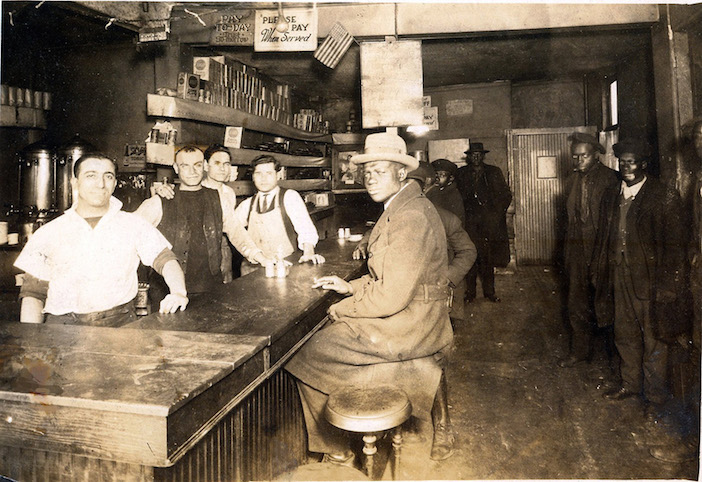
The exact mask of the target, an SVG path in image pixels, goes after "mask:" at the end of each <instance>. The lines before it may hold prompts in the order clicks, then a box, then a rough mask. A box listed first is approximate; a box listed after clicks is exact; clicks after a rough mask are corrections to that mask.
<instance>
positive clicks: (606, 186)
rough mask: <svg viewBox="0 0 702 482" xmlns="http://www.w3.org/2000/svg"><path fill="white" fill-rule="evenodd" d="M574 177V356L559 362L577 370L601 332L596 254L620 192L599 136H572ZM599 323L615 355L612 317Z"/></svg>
mask: <svg viewBox="0 0 702 482" xmlns="http://www.w3.org/2000/svg"><path fill="white" fill-rule="evenodd" d="M568 140H570V142H571V145H570V153H571V157H572V158H573V163H574V165H573V172H572V173H571V174H570V176H568V178H567V179H566V185H565V192H566V212H567V215H568V221H567V227H566V232H565V234H566V235H565V242H564V250H563V261H564V268H565V272H566V275H567V277H568V302H567V303H568V326H569V335H570V344H569V347H570V349H569V352H568V355H567V356H566V357H565V358H563V359H561V360H559V361H558V366H560V367H563V368H565V367H571V366H573V365H576V364H578V363H581V362H584V361H586V360H587V358H588V356H590V353H591V351H592V349H593V337H594V333H595V329H594V323H593V322H594V320H595V305H594V301H595V296H594V294H595V288H594V286H593V284H592V283H591V265H592V261H593V258H594V255H595V238H596V236H597V232H598V228H599V216H600V209H601V207H602V206H601V205H602V200H603V199H604V197H605V196H606V195H608V194H611V192H612V191H613V190H614V191H616V190H617V189H618V188H619V178H618V177H617V173H616V172H615V171H614V170H613V169H610V168H608V167H607V166H605V165H604V164H602V163H601V162H600V158H599V154H604V153H605V148H604V146H602V144H600V143H599V142H598V141H597V139H595V137H594V136H592V135H590V134H586V133H582V132H573V133H572V134H571V135H570V136H569V137H568ZM597 324H598V325H599V326H600V327H602V328H603V329H604V331H605V336H606V333H607V331H606V330H607V329H609V330H610V331H609V333H610V335H609V338H606V339H605V342H606V343H607V342H609V343H608V345H607V349H608V352H610V353H611V352H612V350H613V347H612V346H611V344H612V342H611V328H605V327H607V326H608V325H611V324H612V319H611V315H607V314H605V313H600V317H599V318H598V319H597Z"/></svg>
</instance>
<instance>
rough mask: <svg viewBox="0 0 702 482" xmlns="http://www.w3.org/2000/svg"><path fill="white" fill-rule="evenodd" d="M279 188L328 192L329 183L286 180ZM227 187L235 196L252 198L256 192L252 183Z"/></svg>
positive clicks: (281, 182) (233, 183)
mask: <svg viewBox="0 0 702 482" xmlns="http://www.w3.org/2000/svg"><path fill="white" fill-rule="evenodd" d="M279 185H280V187H284V188H286V189H294V190H295V191H329V190H331V181H330V180H328V179H286V180H284V181H280V182H279ZM227 186H229V187H231V188H232V189H234V192H235V193H236V195H237V196H252V195H253V194H254V193H255V192H256V188H254V185H253V181H231V182H228V183H227Z"/></svg>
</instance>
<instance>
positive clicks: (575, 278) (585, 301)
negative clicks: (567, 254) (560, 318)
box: [568, 263, 595, 358]
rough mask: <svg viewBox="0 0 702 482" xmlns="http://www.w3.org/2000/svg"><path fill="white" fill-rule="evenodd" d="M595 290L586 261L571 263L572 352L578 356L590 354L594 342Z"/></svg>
mask: <svg viewBox="0 0 702 482" xmlns="http://www.w3.org/2000/svg"><path fill="white" fill-rule="evenodd" d="M593 297H594V290H593V289H592V287H591V285H590V282H589V281H588V268H587V266H586V265H585V263H571V266H569V267H568V323H569V325H570V353H571V354H572V355H573V356H575V357H578V358H585V357H587V356H588V355H589V353H590V350H591V349H592V344H593V332H594V326H593V320H594V312H595V310H594V305H593Z"/></svg>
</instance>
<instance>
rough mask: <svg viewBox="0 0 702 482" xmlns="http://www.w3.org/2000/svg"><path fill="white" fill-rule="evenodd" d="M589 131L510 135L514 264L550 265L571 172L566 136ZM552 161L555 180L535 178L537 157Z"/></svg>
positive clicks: (555, 253)
mask: <svg viewBox="0 0 702 482" xmlns="http://www.w3.org/2000/svg"><path fill="white" fill-rule="evenodd" d="M574 130H579V131H584V132H590V133H594V129H593V128H583V127H579V128H566V129H544V130H543V131H540V130H538V129H531V130H528V131H526V130H525V131H522V132H520V131H519V130H514V131H511V132H510V142H509V143H510V147H511V148H510V153H509V155H510V166H512V169H513V170H514V178H515V190H516V199H517V203H516V214H515V250H516V257H517V263H518V264H552V263H553V262H554V261H555V260H556V258H557V256H558V250H559V249H560V246H559V244H558V236H557V233H558V229H559V228H560V226H557V225H556V222H557V219H558V214H559V213H562V212H564V209H565V197H564V196H565V194H564V187H565V179H566V178H567V177H568V175H569V174H570V173H571V172H572V161H571V158H570V143H569V142H568V136H569V135H570V134H571V133H572V132H573V131H574ZM548 156H555V157H556V177H548V178H546V177H544V178H539V177H538V174H537V172H538V171H537V169H538V162H539V157H548Z"/></svg>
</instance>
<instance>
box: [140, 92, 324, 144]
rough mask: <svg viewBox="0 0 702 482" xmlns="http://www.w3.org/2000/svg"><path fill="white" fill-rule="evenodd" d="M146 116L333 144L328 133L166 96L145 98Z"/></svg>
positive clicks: (226, 108)
mask: <svg viewBox="0 0 702 482" xmlns="http://www.w3.org/2000/svg"><path fill="white" fill-rule="evenodd" d="M146 113H147V114H148V115H150V116H155V117H169V118H172V119H185V120H192V121H200V122H208V123H210V124H219V125H223V126H241V127H243V128H244V129H249V130H253V131H258V132H264V133H268V134H274V135H278V136H283V137H289V138H292V139H298V140H303V141H314V142H331V141H332V138H331V135H329V134H319V133H317V132H307V131H303V130H300V129H295V128H294V127H292V126H289V125H287V124H281V123H280V122H276V121H274V120H271V119H267V118H265V117H261V116H258V115H254V114H249V113H248V112H244V111H241V110H238V109H232V108H231V107H224V106H221V105H213V104H204V103H202V102H197V101H193V100H186V99H179V98H176V97H168V96H163V95H155V94H148V95H147V98H146Z"/></svg>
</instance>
